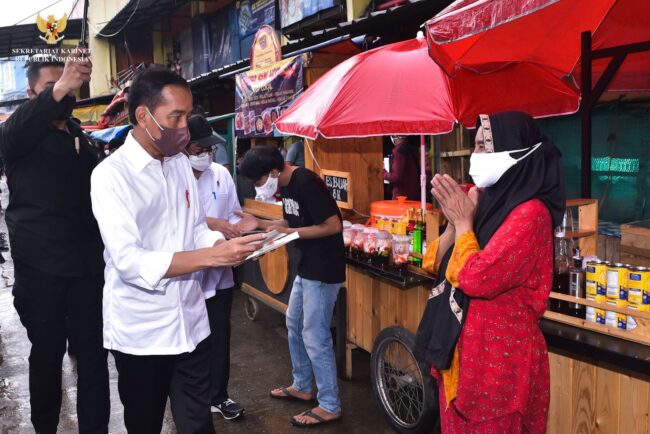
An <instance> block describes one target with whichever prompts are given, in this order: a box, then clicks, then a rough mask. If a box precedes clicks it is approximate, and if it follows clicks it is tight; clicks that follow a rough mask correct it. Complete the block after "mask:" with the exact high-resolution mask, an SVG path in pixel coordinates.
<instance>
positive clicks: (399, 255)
mask: <svg viewBox="0 0 650 434" xmlns="http://www.w3.org/2000/svg"><path fill="white" fill-rule="evenodd" d="M410 246H411V240H410V238H409V237H408V236H407V235H393V266H394V267H395V269H397V270H400V271H402V270H406V265H407V264H408V261H409V248H410Z"/></svg>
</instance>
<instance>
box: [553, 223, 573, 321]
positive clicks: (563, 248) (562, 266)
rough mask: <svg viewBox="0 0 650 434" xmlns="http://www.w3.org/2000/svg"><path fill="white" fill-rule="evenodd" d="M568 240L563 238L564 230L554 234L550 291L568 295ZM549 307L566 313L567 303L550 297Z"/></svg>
mask: <svg viewBox="0 0 650 434" xmlns="http://www.w3.org/2000/svg"><path fill="white" fill-rule="evenodd" d="M568 241H569V240H567V239H565V238H564V232H561V231H558V232H556V234H555V260H554V266H553V287H552V289H551V290H552V291H554V292H557V293H560V294H565V295H569V280H570V278H569V268H570V263H571V262H570V259H571V258H570V255H569V251H568V244H569V243H568ZM549 308H550V309H551V310H552V311H554V312H559V313H567V312H568V303H567V302H566V301H563V300H556V299H554V298H551V299H550V301H549Z"/></svg>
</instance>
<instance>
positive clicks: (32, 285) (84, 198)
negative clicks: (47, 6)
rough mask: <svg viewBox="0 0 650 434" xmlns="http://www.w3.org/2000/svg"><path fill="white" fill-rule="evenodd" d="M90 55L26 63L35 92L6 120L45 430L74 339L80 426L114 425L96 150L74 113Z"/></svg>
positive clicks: (24, 298)
mask: <svg viewBox="0 0 650 434" xmlns="http://www.w3.org/2000/svg"><path fill="white" fill-rule="evenodd" d="M91 70H92V64H91V63H90V61H89V60H83V59H79V58H77V59H70V60H68V61H67V62H66V63H65V64H63V63H62V62H58V61H53V59H40V61H30V62H29V64H28V65H27V82H28V84H29V90H28V91H27V94H28V96H29V101H27V102H25V103H23V104H22V105H21V106H20V107H19V108H18V109H17V110H16V111H15V112H14V113H13V114H12V115H11V117H10V118H9V119H8V120H7V122H5V123H4V124H3V125H2V128H1V129H0V151H1V152H2V155H3V157H4V158H5V161H6V163H7V174H8V176H7V178H8V183H9V192H10V197H11V201H10V203H9V206H8V207H7V226H8V228H9V237H10V238H11V248H12V249H11V250H12V251H11V256H12V257H13V260H14V268H15V275H16V282H15V284H14V288H13V296H14V306H15V307H16V311H17V312H18V315H19V316H20V321H21V322H22V324H23V325H24V326H25V329H26V330H27V336H28V337H29V340H30V342H31V345H32V347H31V352H30V355H29V394H30V404H31V421H32V424H33V425H34V430H35V431H36V432H42V433H54V432H56V430H57V425H58V423H59V411H60V409H61V366H62V363H63V355H64V353H65V347H66V339H67V340H69V341H70V343H71V344H72V345H74V347H75V352H76V356H77V373H78V381H77V415H78V419H79V432H81V433H90V432H92V433H105V432H108V420H109V405H110V404H109V388H108V368H107V362H106V357H107V352H106V350H104V348H102V287H103V285H104V276H103V272H104V260H103V258H102V251H103V248H104V246H103V244H102V240H101V237H100V235H99V229H98V227H97V222H96V221H95V218H94V217H93V214H92V210H91V203H90V174H91V172H92V170H93V169H94V168H95V166H96V165H97V163H98V161H99V158H98V152H97V150H96V149H95V148H94V147H93V146H92V145H91V144H90V143H89V142H88V140H87V139H86V136H85V135H84V134H83V132H82V131H81V128H80V127H79V125H78V124H77V123H75V122H73V121H72V120H71V119H70V115H71V114H72V109H73V108H74V105H75V96H74V92H76V91H77V90H78V89H79V88H80V87H81V86H82V84H83V83H84V82H87V81H89V80H90V73H91Z"/></svg>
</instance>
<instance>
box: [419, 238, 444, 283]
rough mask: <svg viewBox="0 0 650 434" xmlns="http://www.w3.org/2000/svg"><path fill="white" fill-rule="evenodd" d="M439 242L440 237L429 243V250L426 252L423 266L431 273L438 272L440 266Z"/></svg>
mask: <svg viewBox="0 0 650 434" xmlns="http://www.w3.org/2000/svg"><path fill="white" fill-rule="evenodd" d="M439 244H440V238H436V239H435V240H434V241H433V242H432V243H431V244H428V245H427V250H426V252H424V258H423V259H422V268H423V269H424V271H426V272H427V273H429V274H436V273H437V272H438V268H439V266H440V260H439V259H438V258H437V256H438V245H439Z"/></svg>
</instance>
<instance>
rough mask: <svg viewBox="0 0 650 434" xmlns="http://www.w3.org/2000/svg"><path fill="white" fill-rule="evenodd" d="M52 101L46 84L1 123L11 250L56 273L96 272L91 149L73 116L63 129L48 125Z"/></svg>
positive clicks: (99, 263) (99, 247)
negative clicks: (77, 145) (78, 147)
mask: <svg viewBox="0 0 650 434" xmlns="http://www.w3.org/2000/svg"><path fill="white" fill-rule="evenodd" d="M58 104H59V103H58V102H57V101H55V100H54V98H53V96H52V86H50V87H49V88H47V89H46V90H44V91H42V92H41V93H40V94H39V95H38V96H37V97H36V98H34V99H32V100H30V101H28V102H25V103H23V104H22V105H21V106H20V107H19V108H18V109H17V110H16V111H15V112H14V113H13V114H12V115H11V117H10V118H9V119H8V120H7V121H6V122H5V123H4V124H3V125H2V126H1V127H0V151H1V152H2V155H3V157H4V159H5V162H6V164H7V181H8V185H9V206H8V207H7V214H6V219H7V226H8V228H9V239H10V241H11V254H12V257H13V258H14V259H15V260H19V261H22V262H25V263H27V264H28V265H30V266H31V267H34V268H36V269H38V270H40V271H43V272H45V273H48V274H51V275H55V276H67V277H75V276H84V275H89V274H95V273H100V272H102V271H103V269H104V260H103V258H102V252H103V244H102V240H101V237H100V234H99V229H98V227H97V222H96V221H95V217H94V216H93V213H92V208H91V202H90V174H91V173H92V171H93V169H94V168H95V166H96V165H97V163H98V161H99V160H98V154H97V152H96V151H95V149H94V148H93V147H92V146H91V145H90V143H89V142H88V140H87V139H86V137H85V136H84V134H83V132H82V131H81V128H80V127H79V126H78V125H77V124H76V123H74V122H72V121H68V123H67V127H68V129H69V131H70V132H69V133H68V132H66V131H63V130H60V129H57V128H56V127H55V126H54V125H53V124H52V122H53V120H54V118H55V117H56V115H57V112H58ZM75 137H78V138H79V144H80V151H79V153H77V151H76V149H75V139H74V138H75Z"/></svg>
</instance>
